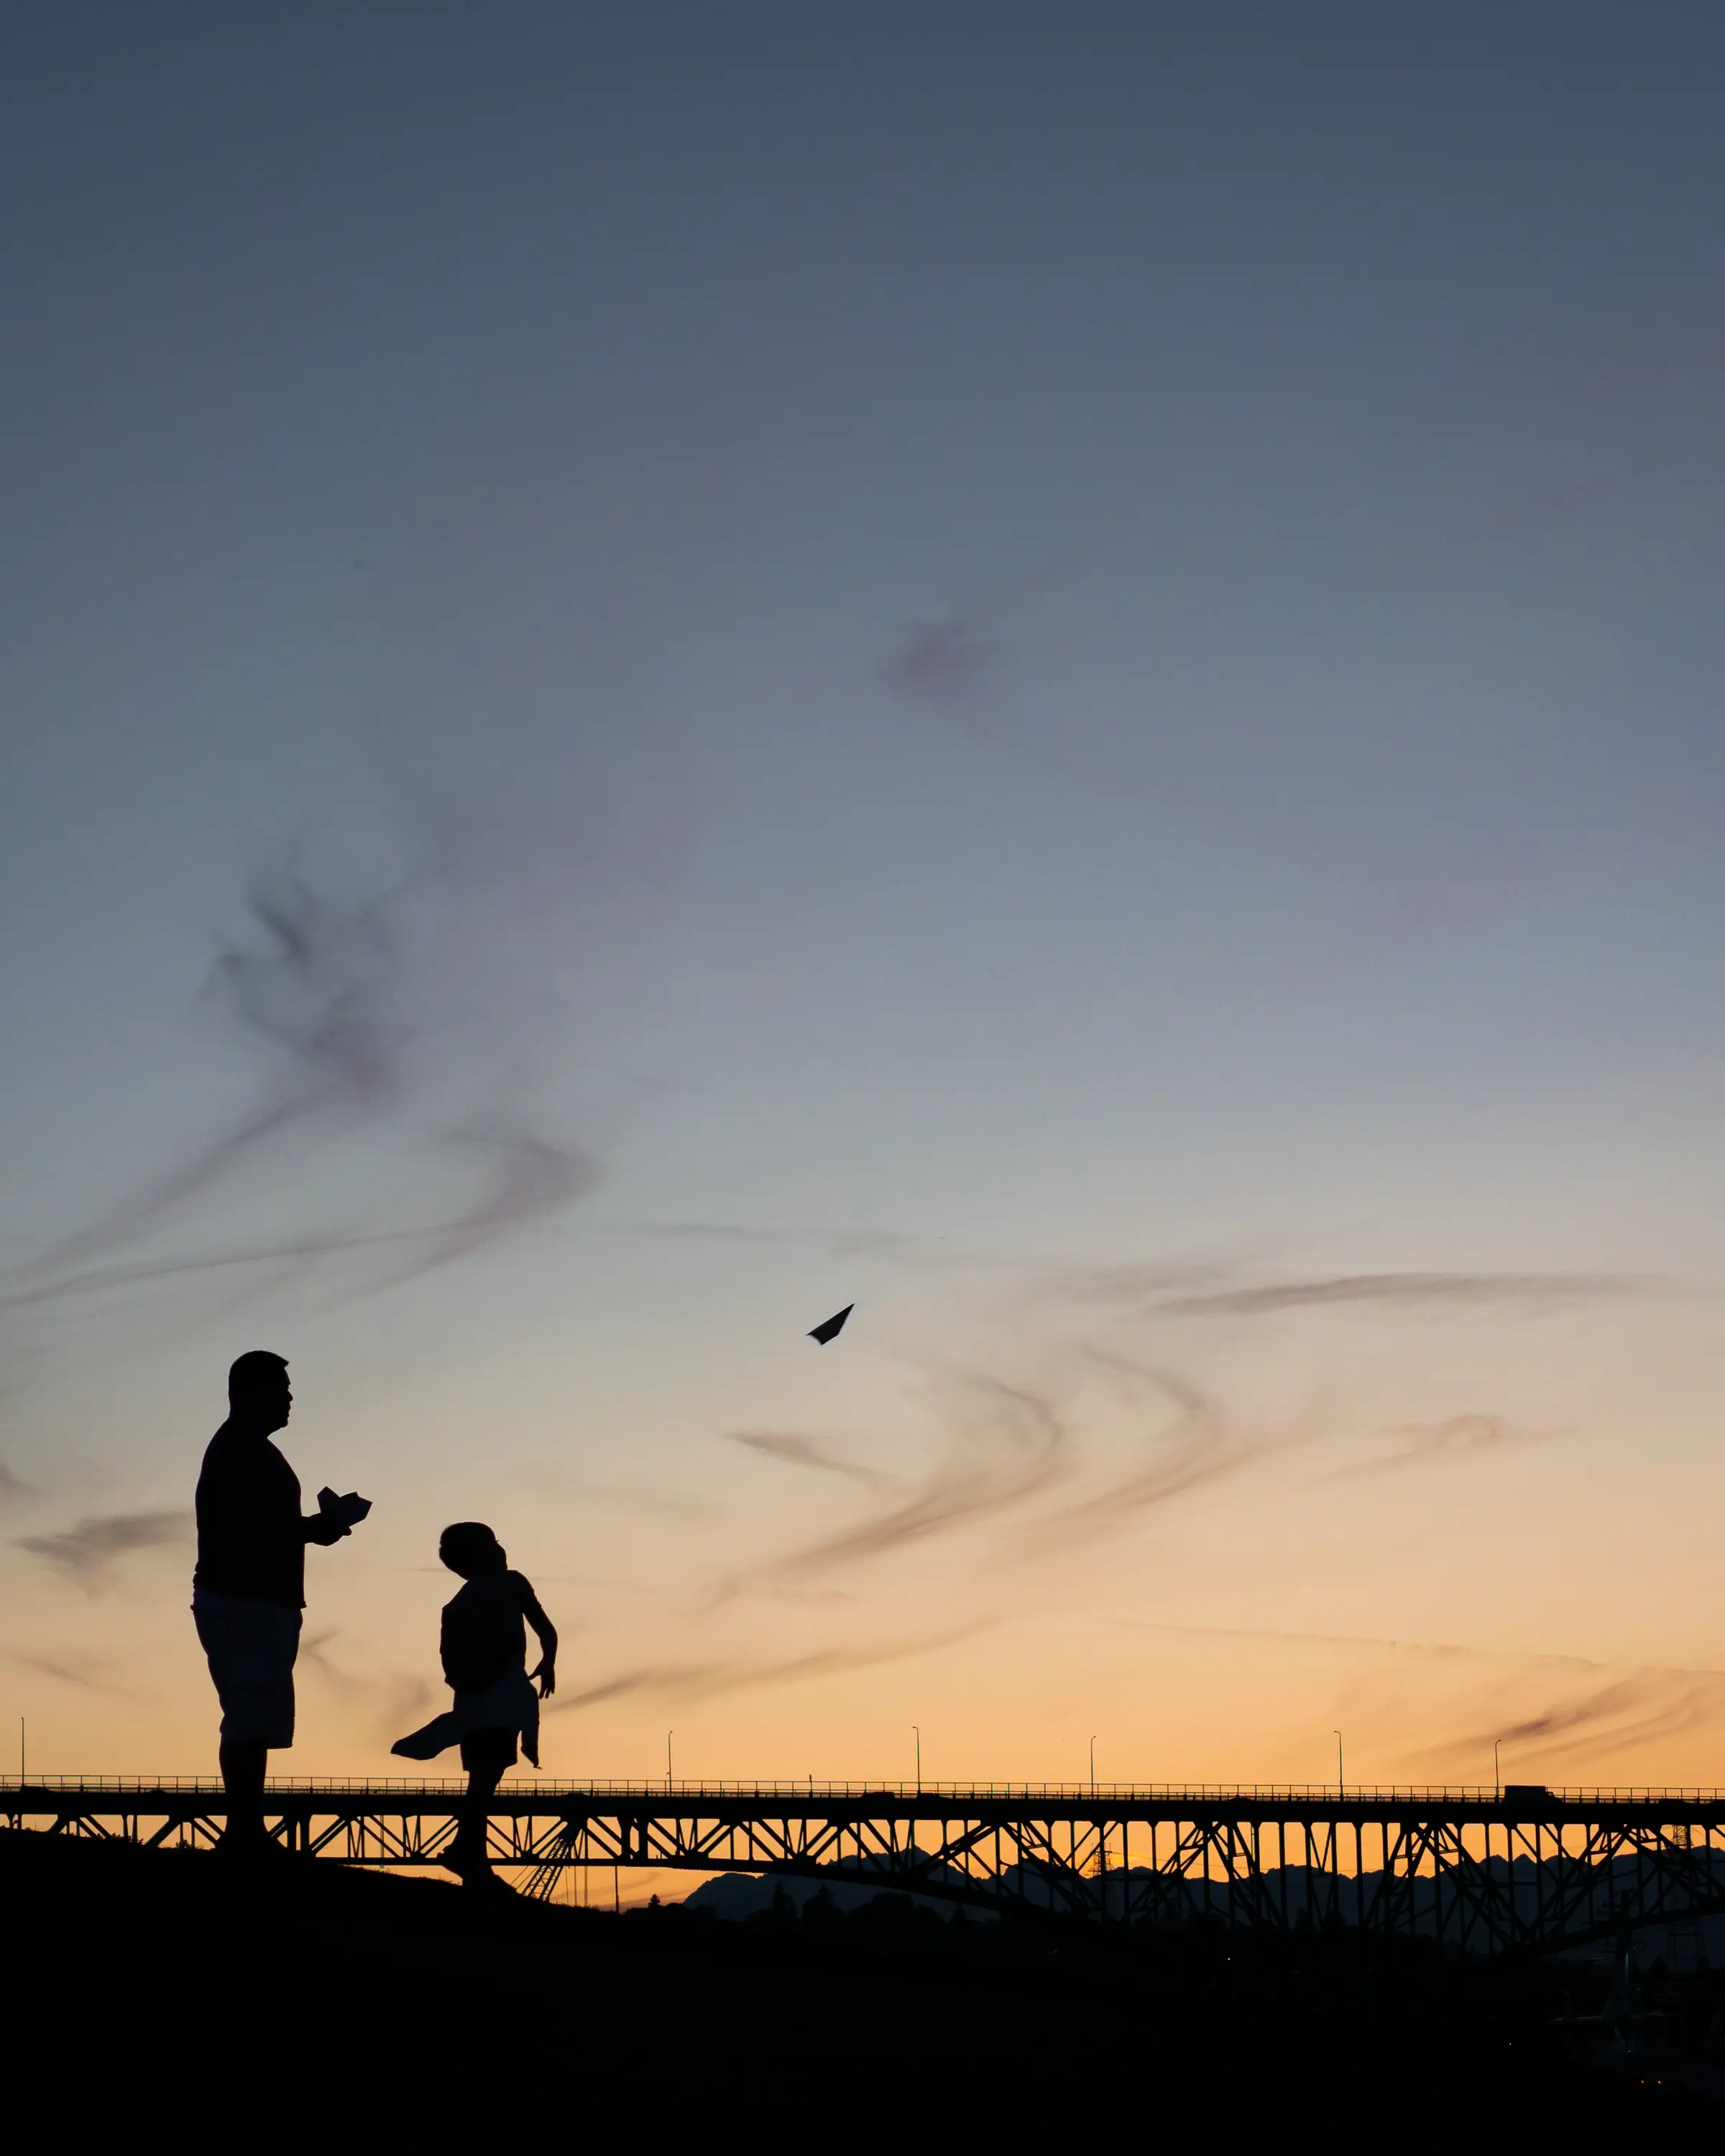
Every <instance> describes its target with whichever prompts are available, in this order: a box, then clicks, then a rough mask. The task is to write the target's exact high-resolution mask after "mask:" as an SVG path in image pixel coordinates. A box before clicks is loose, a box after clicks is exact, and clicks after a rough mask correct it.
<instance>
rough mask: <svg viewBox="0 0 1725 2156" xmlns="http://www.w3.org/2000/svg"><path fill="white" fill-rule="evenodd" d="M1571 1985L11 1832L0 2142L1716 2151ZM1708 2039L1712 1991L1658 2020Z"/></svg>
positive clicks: (1688, 2103)
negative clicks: (543, 1903) (956, 2138)
mask: <svg viewBox="0 0 1725 2156" xmlns="http://www.w3.org/2000/svg"><path fill="white" fill-rule="evenodd" d="M1578 1981H1579V1982H1580V1983H1581V1984H1582V1985H1583V1986H1584V1987H1585V1985H1586V1983H1587V1981H1588V1979H1587V1978H1586V1976H1585V1974H1584V1975H1583V1976H1582V1977H1581V1978H1580V1979H1577V1977H1576V1976H1575V1975H1574V1973H1573V1972H1571V1973H1569V1974H1564V1973H1563V1972H1561V1971H1557V1972H1554V1971H1553V1970H1551V1969H1546V1968H1533V1969H1511V1968H1507V1967H1505V1966H1502V1965H1497V1966H1494V1967H1491V1968H1482V1967H1457V1966H1454V1965H1450V1964H1445V1963H1444V1962H1443V1961H1442V1960H1441V1959H1440V1958H1438V1957H1437V1956H1436V1955H1435V1953H1427V1952H1424V1951H1419V1950H1414V1949H1409V1950H1406V1951H1400V1950H1389V1949H1386V1948H1385V1947H1384V1946H1383V1945H1382V1944H1380V1943H1374V1942H1371V1941H1362V1940H1360V1939H1358V1938H1354V1937H1353V1936H1351V1935H1349V1934H1346V1933H1343V1934H1338V1935H1324V1936H1309V1935H1308V1936H1307V1937H1305V1938H1299V1939H1294V1940H1287V1941H1281V1942H1271V1943H1266V1945H1264V1946H1262V1947H1259V1948H1251V1947H1250V1946H1248V1945H1245V1944H1243V1943H1241V1942H1240V1941H1239V1940H1238V1939H1235V1940H1232V1941H1230V1940H1229V1939H1227V1938H1222V1937H1218V1936H1208V1937H1205V1936H1193V1935H1185V1936H1183V1937H1163V1938H1155V1939H1151V1940H1146V1941H1139V1942H1136V1943H1134V1942H1131V1941H1127V1940H1123V1939H1120V1938H1109V1937H1107V1936H1106V1935H1103V1934H1101V1933H1094V1932H1089V1931H1084V1930H1076V1929H1075V1930H1067V1929H1059V1928H1052V1927H1050V1926H1046V1925H1045V1924H1042V1923H1037V1922H1026V1923H1024V1925H1022V1926H1020V1925H1017V1924H1009V1925H999V1924H988V1925H984V1924H980V1923H977V1922H968V1923H967V1922H963V1920H961V1921H960V1922H957V1923H956V1924H955V1923H950V1922H942V1920H940V1919H938V1918H937V1917H933V1916H932V1915H929V1914H928V1913H927V1912H917V1911H915V1910H913V1909H911V1907H909V1905H908V1904H907V1903H906V1902H902V1901H901V1900H900V1899H898V1898H897V1897H882V1899H881V1900H880V1902H877V1903H875V1905H874V1906H873V1907H870V1908H867V1909H864V1910H861V1911H859V1912H857V1913H856V1914H855V1915H853V1916H836V1915H834V1914H833V1913H832V1912H830V1910H829V1909H828V1908H826V1907H824V1906H823V1904H822V1903H820V1902H815V1903H814V1904H812V1905H811V1908H810V1912H809V1913H808V1914H806V1915H805V1916H804V1917H803V1919H801V1920H800V1921H799V1920H797V1919H795V1918H793V1917H790V1916H789V1915H788V1912H781V1913H780V1915H779V1916H778V1917H762V1918H756V1919H754V1920H753V1921H752V1922H749V1923H747V1924H725V1923H720V1922H715V1921H713V1920H711V1919H705V1918H701V1917H696V1916H692V1915H687V1914H685V1913H684V1912H680V1911H677V1910H665V1911H660V1912H641V1913H639V1914H634V1915H624V1916H623V1917H615V1916H612V1915H610V1914H608V1913H601V1912H595V1911H587V1910H577V1909H567V1908H547V1907H538V1906H533V1905H528V1904H524V1903H519V1902H509V1901H506V1900H501V1901H500V1903H497V1904H493V1903H491V1902H490V1900H489V1897H477V1896H475V1895H472V1894H470V1893H465V1892H463V1891H462V1890H461V1889H460V1888H459V1887H457V1886H454V1885H450V1886H444V1885H441V1884H437V1883H433V1882H431V1881H422V1880H418V1879H403V1878H389V1877H381V1876H375V1875H370V1874H363V1873H357V1872H352V1871H344V1870H342V1869H341V1868H339V1867H337V1866H335V1865H332V1864H327V1863H319V1862H316V1861H307V1860H300V1859H288V1858H284V1859H282V1860H281V1861H280V1863H279V1864H278V1865H276V1866H274V1867H273V1868H272V1869H271V1870H270V1871H269V1872H268V1873H267V1874H266V1875H264V1876H262V1877H252V1876H244V1875H241V1876H235V1875H234V1874H233V1873H231V1872H230V1871H228V1869H227V1868H226V1867H225V1866H223V1865H222V1864H221V1863H220V1862H219V1861H218V1860H216V1859H213V1858H211V1857H208V1856H195V1855H189V1854H181V1853H177V1852H169V1851H159V1852H152V1851H138V1850H133V1849H127V1848H124V1847H119V1846H113V1845H106V1846H104V1845H90V1844H80V1843H74V1842H63V1841H58V1840H49V1839H47V1838H45V1837H43V1836H40V1835H30V1834H18V1833H8V1832H5V1831H3V1830H0V2134H3V2136H4V2138H5V2139H6V2140H7V2141H8V2143H9V2144H10V2145H11V2146H14V2147H18V2148H125V2147H127V2146H129V2145H141V2146H148V2147H151V2148H155V2147H159V2146H171V2147H179V2148H222V2149H224V2150H235V2151H244V2150H246V2149H249V2148H283V2147H288V2146H298V2145H302V2144H303V2145H305V2147H307V2148H313V2147H316V2148H359V2147H371V2146H373V2145H379V2144H381V2145H382V2146H385V2147H391V2148H393V2147H394V2146H395V2145H397V2143H423V2144H424V2145H428V2146H430V2145H436V2146H439V2147H447V2146H452V2145H460V2146H469V2145H475V2146H476V2145H479V2144H480V2143H492V2144H495V2145H499V2146H501V2145H502V2144H503V2143H506V2142H509V2143H523V2142H525V2143H526V2144H528V2145H543V2146H547V2147H549V2148H555V2147H557V2146H558V2145H560V2144H562V2143H565V2142H568V2141H572V2140H581V2139H592V2138H594V2137H595V2136H602V2137H603V2138H605V2139H606V2140H614V2139H626V2140H627V2141H629V2143H633V2144H634V2145H637V2146H640V2145H645V2146H647V2147H657V2146H660V2145H661V2144H663V2143H665V2142H666V2141H667V2140H669V2139H670V2138H677V2139H679V2140H680V2139H682V2138H685V2136H688V2135H691V2134H692V2135H696V2136H699V2137H701V2138H704V2139H706V2140H707V2141H710V2142H711V2141H714V2140H720V2141H722V2142H724V2143H727V2144H728V2143H732V2142H733V2141H736V2140H737V2139H739V2138H744V2137H747V2138H758V2139H760V2140H762V2142H763V2143H765V2144H766V2145H769V2146H773V2147H778V2146H780V2145H783V2144H786V2143H793V2144H794V2145H796V2146H798V2147H808V2146H810V2145H814V2144H820V2143H828V2144H830V2143H838V2144H839V2145H848V2144H849V2143H852V2142H853V2141H860V2140H861V2139H862V2138H870V2139H873V2138H876V2136H877V2135H880V2134H890V2135H891V2139H892V2141H893V2143H895V2144H896V2145H897V2146H899V2147H910V2148H922V2147H927V2146H932V2145H934V2144H935V2143H937V2142H942V2143H943V2142H945V2141H947V2139H949V2138H951V2137H952V2136H953V2135H954V2134H956V2133H965V2134H967V2135H983V2136H986V2138H988V2140H989V2141H990V2142H992V2143H999V2144H1001V2145H1004V2146H1008V2147H1013V2146H1018V2145H1034V2144H1036V2143H1042V2142H1043V2141H1044V2140H1045V2138H1049V2137H1051V2136H1052V2135H1053V2134H1054V2133H1060V2134H1061V2135H1062V2136H1065V2135H1066V2134H1070V2132H1071V2131H1072V2130H1073V2129H1074V2128H1081V2127H1091V2126H1094V2127H1096V2128H1101V2129H1112V2130H1113V2131H1114V2132H1116V2133H1129V2134H1130V2135H1131V2137H1132V2140H1133V2142H1134V2143H1138V2144H1140V2145H1142V2143H1145V2142H1147V2141H1149V2142H1162V2141H1166V2140H1168V2139H1169V2138H1173V2137H1176V2136H1178V2138H1180V2139H1181V2140H1183V2141H1185V2140H1201V2141H1203V2142H1206V2143H1209V2145H1211V2146H1217V2145H1220V2146H1223V2147H1226V2146H1229V2145H1231V2144H1232V2143H1235V2141H1236V2140H1238V2141H1241V2142H1243V2141H1245V2139H1247V2138H1250V2139H1252V2140H1254V2141H1255V2140H1258V2139H1260V2138H1262V2137H1263V2136H1264V2135H1266V2134H1274V2135H1277V2136H1286V2135H1287V2134H1290V2133H1300V2134H1301V2136H1302V2138H1307V2137H1316V2136H1318V2135H1322V2136H1324V2137H1326V2138H1327V2140H1328V2142H1329V2143H1332V2144H1333V2145H1336V2146H1338V2147H1347V2146H1350V2145H1356V2146H1357V2145H1359V2144H1360V2143H1363V2142H1364V2141H1365V2140H1367V2139H1368V2138H1370V2139H1371V2140H1373V2141H1382V2140H1384V2139H1386V2138H1394V2139H1397V2140H1400V2141H1403V2142H1404V2143H1411V2144H1412V2145H1414V2146H1415V2147H1419V2146H1423V2145H1428V2144H1430V2145H1435V2144H1436V2143H1438V2142H1439V2141H1440V2140H1442V2141H1450V2140H1453V2139H1455V2138H1459V2137H1465V2138H1466V2145H1470V2146H1481V2145H1486V2146H1507V2145H1511V2144H1512V2143H1521V2142H1524V2141H1525V2140H1526V2139H1527V2137H1528V2136H1530V2135H1532V2134H1533V2133H1538V2134H1540V2135H1542V2136H1543V2135H1548V2134H1551V2133H1554V2132H1559V2133H1560V2132H1580V2131H1586V2132H1588V2133H1589V2134H1590V2135H1591V2136H1593V2137H1597V2136H1599V2134H1601V2133H1614V2134H1615V2133H1624V2132H1625V2131H1634V2130H1635V2129H1640V2131H1642V2132H1644V2133H1659V2134H1674V2133H1679V2132H1681V2131H1682V2130H1684V2129H1685V2128H1699V2129H1700V2130H1701V2131H1702V2132H1707V2131H1709V2130H1713V2131H1717V2127H1718V2125H1719V2124H1720V2123H1721V2122H1722V2121H1725V2107H1721V2106H1720V2105H1718V2104H1717V2103H1716V2102H1711V2101H1708V2100H1707V2099H1706V2098H1704V2097H1697V2096H1696V2095H1695V2094H1693V2093H1692V2092H1690V2091H1687V2090H1685V2089H1683V2088H1681V2087H1676V2086H1674V2085H1673V2082H1672V2080H1671V2077H1670V2076H1669V2075H1667V2076H1666V2078H1665V2079H1664V2080H1663V2081H1662V2082H1661V2081H1659V2080H1656V2079H1655V2078H1654V2076H1656V2075H1658V2074H1659V2072H1660V2071H1661V2069H1660V2068H1659V2067H1658V2066H1648V2067H1646V2068H1645V2070H1643V2071H1645V2078H1643V2079H1637V2078H1635V2074H1634V2073H1633V2072H1632V2073H1630V2074H1628V2075H1625V2074H1623V2073H1616V2074H1603V2073H1600V2072H1599V2071H1595V2070H1593V2069H1590V2068H1588V2067H1586V2066H1582V2065H1580V2064H1578V2063H1577V2062H1576V2060H1575V2058H1574V2052H1575V2051H1576V2049H1577V2040H1576V2035H1575V2030H1574V2025H1572V2026H1571V2029H1570V2030H1569V2032H1568V2035H1567V2036H1566V2035H1565V2033H1564V2030H1563V2026H1562V2024H1561V2016H1562V2015H1563V2010H1564V1994H1565V1992H1566V1991H1567V1992H1568V1994H1569V2004H1570V2006H1571V2008H1572V2009H1573V2010H1575V2011H1582V2010H1585V2009H1586V2008H1588V2007H1589V2005H1595V2006H1596V2005H1598V2004H1599V2001H1598V2000H1595V1999H1589V1998H1587V1997H1581V1998H1579V1999H1578V1998H1577V1996H1576V1991H1575V1987H1576V1984H1577V1983H1578ZM1599 1982H1600V1984H1603V1983H1604V1978H1603V1977H1601V1978H1600V1979H1599ZM1717 2005H1718V1999H1717V1998H1716V1997H1715V1995H1714V1994H1713V1993H1712V1991H1710V1990H1709V1989H1707V1986H1706V1984H1705V1980H1703V1984H1702V1989H1696V1990H1692V1993H1691V1994H1689V1996H1688V1998H1687V2001H1686V2005H1684V2006H1683V2007H1682V2009H1681V2012H1679V2013H1677V2014H1676V2015H1675V2016H1668V2017H1667V2019H1668V2020H1671V2023H1672V2026H1673V2028H1675V2027H1676V2023H1677V2022H1679V2021H1681V2020H1682V2019H1683V2017H1684V2015H1686V2016H1687V2019H1688V2020H1690V2021H1692V2022H1695V2021H1697V2020H1698V2018H1700V2017H1705V2016H1706V2015H1707V2014H1709V2013H1711V2014H1712V2016H1713V2020H1714V2021H1715V2022H1717V2019H1718V2016H1717ZM1679 2033H1680V2035H1681V2031H1680V2032H1679ZM1682 2040H1683V2041H1684V2042H1686V2043H1687V2044H1688V2045H1689V2046H1690V2049H1691V2051H1696V2050H1697V2048H1705V2044H1706V2042H1707V2041H1711V2040H1712V2039H1707V2037H1706V2035H1705V2031H1702V2030H1699V2029H1698V2028H1697V2029H1692V2030H1689V2031H1688V2034H1687V2035H1686V2036H1684V2037H1683V2038H1682Z"/></svg>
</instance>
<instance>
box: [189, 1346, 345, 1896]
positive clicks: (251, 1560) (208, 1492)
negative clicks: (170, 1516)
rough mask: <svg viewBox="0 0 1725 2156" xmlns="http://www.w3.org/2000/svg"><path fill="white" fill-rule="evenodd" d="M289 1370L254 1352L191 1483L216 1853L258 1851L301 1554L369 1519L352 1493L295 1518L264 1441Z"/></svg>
mask: <svg viewBox="0 0 1725 2156" xmlns="http://www.w3.org/2000/svg"><path fill="white" fill-rule="evenodd" d="M293 1407H294V1395H293V1389H292V1388H291V1387H290V1384H289V1383H288V1373H287V1364H286V1363H285V1361H284V1360H283V1358H281V1357H280V1355H271V1354H270V1353H267V1352H266V1351H265V1350H264V1349H263V1348H261V1347H258V1348H254V1349H253V1350H252V1352H251V1353H249V1354H248V1355H242V1356H241V1357H240V1358H239V1360H238V1361H237V1362H236V1363H234V1365H233V1367H232V1368H230V1369H229V1371H228V1419H227V1421H226V1422H224V1423H223V1424H222V1427H221V1428H220V1429H219V1430H218V1431H217V1432H216V1434H215V1435H214V1436H213V1438H212V1439H211V1440H210V1441H209V1444H208V1447H207V1448H206V1449H205V1451H204V1455H203V1471H202V1472H201V1473H200V1474H199V1476H198V1498H197V1505H198V1568H197V1570H196V1571H195V1572H194V1573H193V1575H192V1618H193V1623H194V1624H195V1625H197V1627H198V1639H199V1640H200V1641H201V1642H202V1643H203V1651H204V1654H205V1655H206V1656H207V1657H208V1661H209V1673H210V1676H212V1678H213V1680H214V1681H215V1687H216V1696H217V1697H218V1699H219V1700H220V1701H221V1702H222V1749H221V1762H222V1786H223V1789H225V1790H226V1792H227V1796H228V1824H227V1826H226V1828H225V1830H223V1835H222V1839H221V1840H220V1842H219V1843H218V1845H217V1846H218V1848H219V1849H221V1851H223V1854H224V1855H238V1856H251V1855H252V1854H254V1852H258V1851H263V1850H264V1849H265V1848H266V1847H267V1846H268V1844H267V1842H266V1839H265V1836H264V1772H265V1770H266V1768H267V1767H268V1765H269V1759H270V1753H271V1752H272V1751H275V1750H280V1749H282V1748H285V1746H287V1745H290V1744H291V1743H293V1741H294V1662H295V1659H296V1657H297V1656H298V1654H299V1651H300V1612H301V1610H302V1609H304V1608H305V1545H306V1543H335V1542H339V1541H340V1540H341V1537H342V1536H343V1535H346V1534H350V1533H352V1531H353V1529H354V1527H356V1526H357V1524H358V1523H359V1522H360V1521H362V1519H363V1518H364V1517H365V1516H366V1514H367V1512H370V1510H371V1509H372V1508H371V1506H370V1504H369V1503H368V1502H367V1500H366V1499H365V1498H363V1497H361V1496H355V1495H354V1494H353V1493H352V1491H350V1492H349V1493H348V1495H347V1496H345V1497H338V1496H336V1493H335V1491H333V1490H320V1491H318V1493H317V1507H318V1508H317V1511H316V1512H315V1513H314V1514H313V1515H312V1516H311V1517H310V1518H306V1517H303V1516H302V1515H301V1513H300V1478H299V1476H297V1475H295V1472H294V1471H293V1469H292V1468H291V1467H290V1466H288V1464H287V1462H286V1460H284V1459H283V1457H282V1456H281V1454H280V1452H279V1451H278V1450H276V1448H275V1445H272V1444H271V1443H270V1438H271V1436H272V1435H273V1434H274V1433H275V1431H276V1430H285V1428H286V1427H287V1420H288V1417H289V1416H290V1414H292V1413H293Z"/></svg>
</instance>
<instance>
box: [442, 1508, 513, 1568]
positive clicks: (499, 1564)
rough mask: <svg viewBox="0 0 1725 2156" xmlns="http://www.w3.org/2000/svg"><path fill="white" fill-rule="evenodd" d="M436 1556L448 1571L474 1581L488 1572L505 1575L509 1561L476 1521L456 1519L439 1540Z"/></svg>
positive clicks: (486, 1529)
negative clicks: (441, 1560)
mask: <svg viewBox="0 0 1725 2156" xmlns="http://www.w3.org/2000/svg"><path fill="white" fill-rule="evenodd" d="M437 1553H438V1555H439V1557H440V1558H442V1559H443V1561H444V1563H445V1564H446V1565H448V1567H449V1569H450V1571H451V1572H456V1573H460V1575H461V1577H462V1578H463V1579H477V1578H480V1575H481V1574H482V1573H487V1572H506V1571H507V1570H508V1569H509V1558H508V1557H507V1556H506V1554H505V1553H504V1550H503V1547H502V1545H501V1543H499V1541H498V1540H497V1537H496V1536H495V1535H494V1534H493V1533H492V1532H491V1530H490V1528H489V1527H486V1526H485V1524H484V1522H481V1521H479V1520H457V1521H456V1522H455V1524H454V1527H445V1528H444V1531H443V1533H442V1534H441V1535H440V1536H439V1537H438V1544H437Z"/></svg>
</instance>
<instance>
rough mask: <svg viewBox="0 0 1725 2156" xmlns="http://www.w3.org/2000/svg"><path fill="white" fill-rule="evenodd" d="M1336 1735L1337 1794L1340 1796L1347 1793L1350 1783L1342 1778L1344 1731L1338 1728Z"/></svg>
mask: <svg viewBox="0 0 1725 2156" xmlns="http://www.w3.org/2000/svg"><path fill="white" fill-rule="evenodd" d="M1335 1735H1336V1794H1337V1796H1338V1797H1339V1796H1341V1795H1343V1794H1344V1793H1345V1791H1346V1789H1347V1786H1348V1785H1347V1784H1346V1783H1345V1782H1344V1781H1343V1779H1342V1732H1341V1731H1340V1730H1339V1729H1338V1730H1337V1732H1335Z"/></svg>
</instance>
